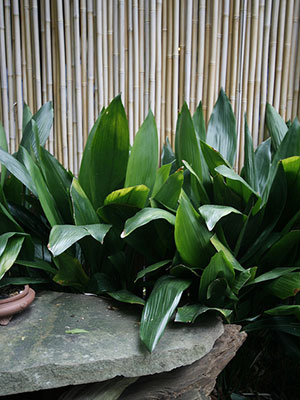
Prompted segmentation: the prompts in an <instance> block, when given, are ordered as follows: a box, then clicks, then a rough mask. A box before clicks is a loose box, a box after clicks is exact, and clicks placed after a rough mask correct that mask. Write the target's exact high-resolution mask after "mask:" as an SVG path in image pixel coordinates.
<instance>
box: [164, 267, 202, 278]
mask: <svg viewBox="0 0 300 400" xmlns="http://www.w3.org/2000/svg"><path fill="white" fill-rule="evenodd" d="M200 273H201V270H200V269H199V268H192V267H188V266H187V265H184V264H178V265H175V266H174V267H172V268H171V269H170V275H172V276H175V277H176V278H183V279H199V278H200V275H199V274H200Z"/></svg>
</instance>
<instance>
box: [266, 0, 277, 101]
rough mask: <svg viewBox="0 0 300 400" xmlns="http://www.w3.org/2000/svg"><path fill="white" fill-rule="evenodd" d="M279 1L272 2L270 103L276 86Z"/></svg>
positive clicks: (269, 74)
mask: <svg viewBox="0 0 300 400" xmlns="http://www.w3.org/2000/svg"><path fill="white" fill-rule="evenodd" d="M279 5H280V2H279V1H274V2H273V4H272V22H271V35H270V53H269V68H268V69H269V72H268V76H269V78H268V103H270V104H273V98H274V86H275V65H276V47H277V28H278V17H279Z"/></svg>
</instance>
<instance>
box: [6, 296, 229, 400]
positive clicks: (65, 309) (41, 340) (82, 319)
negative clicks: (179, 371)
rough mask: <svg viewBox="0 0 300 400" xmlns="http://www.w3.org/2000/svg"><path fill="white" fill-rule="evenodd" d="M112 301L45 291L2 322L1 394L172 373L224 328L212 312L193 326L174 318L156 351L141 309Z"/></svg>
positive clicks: (192, 359)
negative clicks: (144, 332) (145, 335)
mask: <svg viewBox="0 0 300 400" xmlns="http://www.w3.org/2000/svg"><path fill="white" fill-rule="evenodd" d="M111 304H112V302H109V301H107V300H104V299H101V298H99V297H94V296H85V295H79V294H69V293H56V292H43V293H41V294H39V295H38V296H37V297H36V300H35V302H34V303H33V304H32V305H31V306H30V307H29V309H28V310H25V311H24V312H23V313H22V314H20V315H17V316H16V317H14V319H13V320H12V322H11V323H10V324H9V325H8V326H6V327H0V351H1V364H0V393H1V395H2V396H4V395H9V394H13V393H23V392H28V391H36V390H41V389H49V388H55V387H62V386H67V385H78V384H84V383H91V382H101V381H106V380H108V379H112V378H114V377H116V376H123V377H127V378H129V377H139V376H144V375H152V374H157V373H161V372H165V371H171V370H173V369H174V368H178V367H181V366H185V365H189V364H192V363H194V362H195V361H197V360H199V359H201V358H202V357H204V356H205V355H206V354H208V353H209V352H210V351H211V349H212V347H213V346H214V343H215V341H216V340H217V339H218V338H219V337H220V336H221V335H222V334H223V332H224V327H223V324H222V322H221V321H220V320H218V319H217V318H214V317H212V316H207V317H206V318H204V319H202V320H201V322H200V323H198V324H194V325H191V326H188V325H181V324H180V325H179V324H171V326H170V327H168V328H167V329H166V332H165V334H164V336H163V338H162V339H161V341H160V343H159V344H158V346H157V347H156V349H155V351H154V352H153V353H152V354H149V353H148V351H147V350H146V349H145V347H144V346H143V345H142V343H141V342H140V339H139V318H140V313H139V312H138V310H137V309H136V308H133V307H122V308H121V306H120V305H119V303H118V304H117V303H114V304H117V306H116V307H114V306H113V307H112V306H111ZM119 307H120V308H119ZM75 329H77V330H78V329H79V330H78V331H77V332H78V333H77V334H69V333H66V332H67V331H71V332H72V331H73V330H75ZM84 331H86V332H84Z"/></svg>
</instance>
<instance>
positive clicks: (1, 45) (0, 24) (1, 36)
mask: <svg viewBox="0 0 300 400" xmlns="http://www.w3.org/2000/svg"><path fill="white" fill-rule="evenodd" d="M0 50H1V61H0V63H1V95H2V109H3V117H4V118H3V125H4V130H5V133H6V137H7V142H8V143H9V122H8V121H9V120H8V118H7V115H9V111H8V110H9V108H8V95H7V79H6V68H7V65H6V53H5V22H4V10H3V1H2V0H1V1H0ZM10 145H11V148H12V149H13V148H14V140H13V138H12V137H11V142H10ZM14 151H15V149H14Z"/></svg>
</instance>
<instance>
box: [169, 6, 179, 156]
mask: <svg viewBox="0 0 300 400" xmlns="http://www.w3.org/2000/svg"><path fill="white" fill-rule="evenodd" d="M170 14H171V15H170V17H171V22H172V12H171V13H170ZM173 21H174V22H173V27H174V28H173V29H174V35H173V81H171V78H170V81H171V82H172V88H173V98H172V101H171V99H170V105H171V104H172V125H171V128H172V141H171V144H172V146H173V148H174V146H175V133H176V121H177V115H178V102H179V97H178V89H179V51H178V48H179V22H180V17H179V0H175V2H174V15H173ZM169 29H171V35H170V36H171V38H172V25H171V26H170V28H169ZM170 41H171V43H170V45H171V46H172V40H170ZM171 67H172V64H171ZM171 71H172V70H171ZM170 75H172V73H171V72H170ZM171 95H172V91H171ZM170 115H171V112H170Z"/></svg>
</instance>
